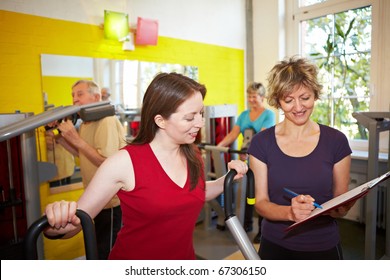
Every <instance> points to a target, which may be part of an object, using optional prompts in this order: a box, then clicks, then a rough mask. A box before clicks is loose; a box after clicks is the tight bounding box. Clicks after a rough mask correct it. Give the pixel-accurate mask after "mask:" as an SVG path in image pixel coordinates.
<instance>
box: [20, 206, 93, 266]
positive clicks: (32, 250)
mask: <svg viewBox="0 0 390 280" xmlns="http://www.w3.org/2000/svg"><path fill="white" fill-rule="evenodd" d="M76 215H77V216H78V217H79V218H80V220H81V226H82V228H83V233H84V234H83V235H84V246H85V254H86V259H87V260H97V259H98V253H97V243H96V233H95V226H94V223H93V221H92V218H91V217H90V216H89V215H88V213H86V212H84V211H83V210H81V209H77V210H76ZM48 226H49V222H48V220H47V217H46V216H42V217H41V218H39V219H38V220H36V221H35V222H34V223H32V224H31V226H30V227H29V228H28V230H27V234H26V236H25V240H24V252H25V257H26V259H27V260H36V259H38V254H37V249H36V243H37V240H38V237H39V235H40V233H41V232H42V231H43V230H44V229H45V228H46V227H48Z"/></svg>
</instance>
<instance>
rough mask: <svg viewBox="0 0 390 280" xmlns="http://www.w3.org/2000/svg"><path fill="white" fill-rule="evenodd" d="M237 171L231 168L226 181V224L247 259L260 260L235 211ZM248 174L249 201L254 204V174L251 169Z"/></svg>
mask: <svg viewBox="0 0 390 280" xmlns="http://www.w3.org/2000/svg"><path fill="white" fill-rule="evenodd" d="M236 175H237V171H235V170H234V169H232V170H230V171H229V172H228V173H227V175H226V177H225V181H224V207H225V224H226V225H227V227H228V228H229V230H230V232H231V233H232V235H233V237H234V239H235V240H236V242H237V244H238V246H239V247H240V250H241V252H242V254H243V255H244V257H245V259H247V260H259V259H260V257H259V255H258V254H257V252H256V249H255V248H254V247H253V245H252V242H251V241H250V240H249V238H248V235H247V234H246V232H245V230H244V228H243V227H242V225H241V224H240V221H239V220H238V218H237V216H236V215H235V214H234V211H233V183H234V177H235V176H236ZM246 176H247V203H248V204H251V205H253V204H254V203H255V195H254V175H253V172H252V170H251V169H248V172H247V173H246Z"/></svg>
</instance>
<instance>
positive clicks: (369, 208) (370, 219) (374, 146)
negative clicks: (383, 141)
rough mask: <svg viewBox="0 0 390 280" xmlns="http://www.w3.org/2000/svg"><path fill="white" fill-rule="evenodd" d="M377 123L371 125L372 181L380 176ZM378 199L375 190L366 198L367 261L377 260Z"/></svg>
mask: <svg viewBox="0 0 390 280" xmlns="http://www.w3.org/2000/svg"><path fill="white" fill-rule="evenodd" d="M376 126H377V122H376V121H375V120H374V121H371V122H370V123H369V127H368V130H369V145H368V147H369V151H368V170H367V177H368V178H367V180H368V181H369V180H372V179H374V178H375V177H377V176H378V173H379V167H378V156H379V132H378V131H377V127H376ZM377 199H378V189H377V188H373V189H372V190H371V191H370V192H369V193H368V195H367V196H366V239H365V258H366V259H367V260H374V259H375V249H376V248H375V244H376V220H377Z"/></svg>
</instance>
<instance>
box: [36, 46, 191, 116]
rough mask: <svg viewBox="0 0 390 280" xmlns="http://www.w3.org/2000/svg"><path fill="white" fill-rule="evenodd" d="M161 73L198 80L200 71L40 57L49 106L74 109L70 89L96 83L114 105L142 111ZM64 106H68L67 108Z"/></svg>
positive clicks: (139, 63) (141, 63)
mask: <svg viewBox="0 0 390 280" xmlns="http://www.w3.org/2000/svg"><path fill="white" fill-rule="evenodd" d="M159 72H177V73H181V74H184V75H186V76H189V77H191V78H193V79H195V80H198V68H197V67H195V66H187V65H181V64H169V63H156V62H145V61H138V60H116V59H106V58H92V57H77V56H64V55H51V54H42V55H41V74H42V90H43V92H44V94H45V97H46V98H47V102H48V104H52V105H54V106H55V107H57V106H61V105H71V95H70V92H71V89H70V88H71V86H72V84H73V83H74V82H75V81H76V80H78V79H91V80H94V81H95V82H96V83H97V84H98V85H99V86H100V87H101V88H103V87H107V88H109V89H110V91H111V96H110V99H111V102H112V104H114V105H116V106H120V107H122V108H123V109H124V110H127V109H130V110H131V109H139V108H140V107H141V105H142V104H141V103H142V98H143V94H144V92H145V91H146V88H147V86H148V85H149V83H150V82H151V80H152V79H153V78H154V76H155V75H156V74H158V73H159ZM64 102H65V104H64Z"/></svg>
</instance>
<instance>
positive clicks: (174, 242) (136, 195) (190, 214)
mask: <svg viewBox="0 0 390 280" xmlns="http://www.w3.org/2000/svg"><path fill="white" fill-rule="evenodd" d="M124 149H125V150H127V151H128V153H129V154H130V157H131V160H132V162H133V166H134V173H135V188H134V190H133V191H130V192H126V191H123V190H120V191H119V192H118V197H119V199H120V201H121V208H122V220H123V227H122V229H121V230H120V232H119V234H118V237H117V239H116V242H115V245H114V247H113V249H112V251H111V253H110V257H109V258H110V259H126V260H130V259H138V260H164V259H171V260H186V259H195V252H194V248H193V240H192V236H193V231H194V227H195V223H196V220H197V219H198V216H199V214H200V211H201V209H202V207H203V205H204V201H205V190H204V189H205V182H204V180H203V179H201V180H199V182H198V185H197V187H196V188H195V189H194V190H192V191H190V180H189V176H188V173H187V182H186V184H185V186H184V187H183V188H181V187H179V186H178V185H176V184H175V183H174V182H173V181H172V180H171V179H170V178H169V176H168V175H167V174H166V173H165V171H164V170H163V168H162V167H161V165H160V163H159V162H158V160H157V158H156V156H155V155H154V153H153V151H152V149H151V148H150V146H149V144H145V145H128V146H127V147H125V148H124Z"/></svg>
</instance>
